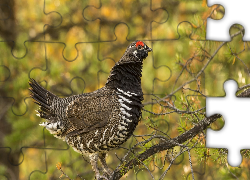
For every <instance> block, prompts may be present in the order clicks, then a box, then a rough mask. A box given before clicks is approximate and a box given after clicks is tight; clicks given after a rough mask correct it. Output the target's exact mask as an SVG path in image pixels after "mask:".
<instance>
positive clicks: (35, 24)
mask: <svg viewBox="0 0 250 180" xmlns="http://www.w3.org/2000/svg"><path fill="white" fill-rule="evenodd" d="M44 1H45V0H44ZM44 1H39V2H35V1H32V2H27V1H14V0H11V1H8V0H4V2H1V4H0V10H1V12H2V13H1V15H2V16H3V17H0V28H1V33H0V34H1V36H2V37H4V38H3V41H0V42H1V44H2V43H6V44H7V45H8V46H9V50H11V51H10V52H11V53H12V55H13V56H14V57H15V58H16V59H22V58H23V57H25V56H26V55H27V53H28V48H27V47H26V46H27V42H41V41H44V36H43V33H44V25H45V24H49V25H50V26H58V25H59V24H60V22H61V16H60V15H59V14H58V13H54V12H51V13H46V11H45V7H44ZM26 30H27V31H26Z"/></svg>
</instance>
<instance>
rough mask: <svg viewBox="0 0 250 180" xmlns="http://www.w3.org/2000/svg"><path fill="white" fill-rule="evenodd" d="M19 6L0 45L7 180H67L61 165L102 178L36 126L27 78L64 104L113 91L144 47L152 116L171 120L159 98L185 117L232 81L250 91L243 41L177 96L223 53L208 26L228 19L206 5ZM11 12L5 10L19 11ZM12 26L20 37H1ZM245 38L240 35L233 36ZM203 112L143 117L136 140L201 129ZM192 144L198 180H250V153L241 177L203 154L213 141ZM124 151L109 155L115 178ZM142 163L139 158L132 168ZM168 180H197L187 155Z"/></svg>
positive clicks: (64, 2) (160, 162)
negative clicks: (114, 71)
mask: <svg viewBox="0 0 250 180" xmlns="http://www.w3.org/2000/svg"><path fill="white" fill-rule="evenodd" d="M11 2H13V4H14V5H13V7H14V8H13V9H12V11H11V12H9V13H10V14H11V13H12V16H11V17H13V18H15V19H14V20H13V19H10V18H9V19H8V18H7V17H8V12H7V14H4V12H2V14H0V17H2V18H0V22H1V23H0V31H1V37H0V39H1V41H5V42H1V44H0V54H1V59H0V65H1V66H0V80H1V82H0V93H1V97H3V98H1V101H0V107H1V110H0V119H1V121H2V122H1V125H0V130H1V133H0V136H1V138H0V146H1V147H5V148H0V153H1V154H3V155H4V156H5V157H2V158H1V159H0V177H1V178H5V177H6V179H7V177H9V178H10V179H18V177H16V176H19V179H28V178H30V179H41V180H42V179H51V180H53V179H59V177H60V176H61V174H62V173H61V172H60V171H59V170H58V169H57V167H56V164H58V163H61V168H62V169H63V170H64V172H65V173H67V175H68V176H69V177H71V178H73V179H81V178H83V179H93V178H94V173H93V171H92V169H91V166H90V164H89V163H88V160H85V157H83V156H81V155H80V154H78V153H76V152H74V151H73V149H72V148H69V147H68V146H67V144H65V143H64V142H62V141H61V140H58V139H56V138H54V137H53V136H52V135H50V134H49V133H48V132H47V131H46V130H43V129H42V128H41V127H39V126H38V124H39V122H40V121H41V119H40V118H39V117H37V116H36V115H35V114H36V113H35V109H36V108H37V106H36V105H35V104H34V103H33V102H32V100H31V98H30V97H29V91H28V88H29V87H28V81H29V78H34V79H35V80H37V81H38V82H39V83H41V84H42V85H43V86H44V87H46V88H47V89H48V90H50V91H52V92H53V93H55V94H56V95H58V96H60V97H65V96H69V95H72V94H79V93H86V92H91V91H94V90H96V89H97V88H100V87H102V86H104V85H105V82H106V79H107V77H108V75H109V71H110V69H111V68H112V66H113V65H114V64H115V62H117V61H118V60H119V58H120V57H121V56H122V54H123V52H124V51H125V49H126V47H127V46H128V44H129V43H130V42H131V41H133V40H135V39H142V40H146V41H145V42H146V43H147V44H148V46H150V47H152V49H153V52H152V53H151V54H150V55H149V57H148V58H147V59H146V60H145V62H144V67H143V75H142V88H143V92H144V94H145V96H144V104H145V109H146V110H149V111H153V112H155V113H166V112H169V110H168V109H166V108H164V105H166V104H164V103H160V104H161V105H160V104H157V103H156V99H157V98H156V97H155V96H158V97H161V98H162V97H165V96H167V95H168V94H171V93H173V96H171V97H168V99H167V100H168V101H169V102H170V103H172V104H174V105H175V106H176V107H177V108H179V109H182V110H183V111H185V110H186V111H195V110H198V109H201V108H202V107H204V106H205V97H204V96H203V95H202V94H205V95H208V96H224V95H225V94H224V90H223V82H224V81H225V80H227V79H228V78H233V79H235V80H236V81H237V82H238V84H239V87H241V86H243V85H245V84H248V83H249V80H248V78H247V77H248V75H249V70H248V67H249V63H250V53H249V50H248V43H246V42H242V36H241V35H239V36H237V37H235V38H234V39H233V40H232V41H231V42H228V43H227V44H226V45H224V46H223V47H222V49H221V50H220V51H219V52H218V53H217V54H216V55H215V58H214V59H213V60H212V62H211V63H210V64H209V65H208V67H207V68H206V69H205V71H204V73H202V75H201V76H200V77H199V78H198V80H197V81H196V82H195V81H194V82H192V83H190V84H187V85H186V86H184V87H183V88H180V89H177V88H178V87H180V86H181V85H182V84H183V83H185V82H187V81H189V80H191V79H193V78H194V76H195V75H197V73H198V72H199V71H200V70H201V68H202V67H204V65H205V64H206V62H207V58H209V57H211V55H212V54H213V53H214V52H215V51H216V49H217V48H218V47H219V45H220V44H221V42H215V41H205V34H206V19H207V18H208V17H212V18H213V19H220V18H222V17H223V13H224V9H223V8H222V7H221V6H213V7H207V6H206V1H205V0H200V1H185V0H180V1H176V0H154V1H152V4H150V1H145V0H138V1H132V0H123V1H115V0H111V1H107V0H102V1H97V0H96V1H95V0H93V1H80V0H79V1H78V0H72V1H70V0H55V1H50V0H45V2H43V1H37V0H35V1H34V0H32V1H31V0H29V1H24V0H20V1H11ZM8 3H10V2H8V1H6V2H5V4H7V6H8V7H10V8H11V7H12V6H10V5H9V4H8ZM44 3H45V7H44ZM150 5H151V6H150ZM159 8H162V9H159ZM157 9H158V10H157ZM3 19H5V20H3ZM13 21H14V23H13ZM9 22H10V23H9ZM7 23H9V24H11V25H12V26H13V27H14V26H15V28H13V27H12V28H10V29H9V31H11V30H13V29H15V31H13V32H12V33H13V34H14V35H13V36H11V37H9V36H7V35H6V34H5V32H3V26H5V25H6V24H7ZM240 28H241V27H240V26H239V25H235V26H234V27H232V28H231V30H230V34H233V33H235V32H237V31H239V29H240ZM7 37H8V38H7ZM6 38H7V39H6ZM147 40H148V41H147ZM13 42H15V43H13ZM176 89H177V90H176ZM175 90H176V91H175ZM201 92H202V94H201ZM6 108H7V109H6ZM1 111H2V112H1ZM204 112H205V109H203V110H202V111H200V113H199V114H186V113H179V114H177V113H169V114H167V115H158V116H156V115H152V114H149V113H148V112H143V116H142V120H141V122H140V123H139V125H138V127H137V129H136V131H135V133H134V134H135V135H147V134H152V133H153V132H155V131H156V132H157V133H159V134H160V135H166V134H167V136H169V137H171V138H173V137H176V136H178V135H179V134H181V133H183V132H186V131H187V130H189V129H190V128H192V127H193V125H195V124H196V123H198V122H199V121H200V120H201V119H203V118H204V117H205V116H204ZM223 124H224V121H223V120H222V119H221V120H217V121H216V122H215V123H213V124H212V125H211V127H212V128H213V129H217V130H218V129H220V128H222V126H223ZM145 138H147V137H145ZM142 140H144V137H131V138H130V139H129V140H128V141H127V142H126V143H125V144H124V145H123V147H125V148H130V147H132V146H133V145H134V144H136V143H137V142H140V141H142ZM160 141H161V140H160V139H153V140H152V141H150V142H148V143H147V144H145V145H141V146H140V148H137V149H135V150H134V151H135V152H134V153H135V154H136V153H142V152H143V151H144V150H145V149H148V148H149V147H151V146H152V145H154V144H156V143H160ZM188 143H189V146H192V145H195V148H193V149H192V150H191V151H190V153H191V157H192V168H193V169H194V172H195V173H194V175H195V179H222V178H223V179H235V177H238V178H239V179H249V178H250V174H249V168H250V166H249V165H250V163H249V159H248V157H249V152H248V151H246V150H242V154H244V159H243V163H242V164H241V166H240V168H232V167H230V166H229V165H228V164H227V151H226V150H225V149H207V148H204V147H205V132H204V133H201V134H200V135H199V136H198V137H194V138H193V139H190V142H188ZM6 147H10V148H11V151H10V149H8V148H6ZM125 148H119V149H116V150H113V151H111V152H110V153H109V156H108V157H107V163H108V164H109V166H110V167H111V168H113V169H115V168H116V167H117V165H118V164H119V162H120V160H119V158H122V157H123V156H124V155H125V154H126V153H127V149H125ZM178 153H180V147H175V148H173V149H169V150H168V151H163V152H160V153H158V154H156V155H154V156H152V157H150V158H148V159H147V160H146V161H145V162H144V165H145V166H146V167H147V168H148V169H149V170H150V171H151V173H152V174H153V176H154V178H155V179H159V178H160V177H161V175H162V174H163V173H164V171H165V170H166V169H167V168H168V166H169V165H170V162H172V159H173V158H174V157H176V155H177V154H178ZM134 157H135V156H134V155H133V154H131V156H130V158H134ZM13 165H15V168H16V169H15V170H14V168H13V169H12V167H14V166H13ZM144 165H141V166H140V167H134V169H133V170H131V171H130V172H129V173H127V174H125V175H124V177H123V178H122V179H126V178H127V179H136V178H137V179H145V180H146V179H152V177H151V175H150V174H149V173H148V170H147V169H145V166H144ZM62 177H63V178H64V179H67V178H65V176H62ZM164 179H192V175H191V168H190V163H189V156H188V152H185V153H183V154H182V155H181V156H178V157H176V159H175V161H173V164H172V166H171V168H170V170H169V171H168V172H167V174H166V176H165V178H164Z"/></svg>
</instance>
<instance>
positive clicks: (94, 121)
mask: <svg viewBox="0 0 250 180" xmlns="http://www.w3.org/2000/svg"><path fill="white" fill-rule="evenodd" d="M117 107H119V103H118V101H117V98H116V95H115V94H103V95H97V94H92V95H91V96H82V97H80V98H78V99H76V100H74V101H73V102H72V103H71V104H70V105H69V106H68V110H67V116H68V120H69V123H70V127H69V129H68V131H67V135H68V136H74V135H78V134H82V133H86V132H89V131H92V130H95V129H96V128H100V127H103V126H105V125H106V124H107V123H108V122H109V120H110V119H111V117H112V115H113V114H114V113H117V112H115V111H117ZM118 109H119V108H118Z"/></svg>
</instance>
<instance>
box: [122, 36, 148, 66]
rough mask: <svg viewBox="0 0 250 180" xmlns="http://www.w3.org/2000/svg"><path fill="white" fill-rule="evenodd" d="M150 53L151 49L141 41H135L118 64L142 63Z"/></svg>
mask: <svg viewBox="0 0 250 180" xmlns="http://www.w3.org/2000/svg"><path fill="white" fill-rule="evenodd" d="M150 51H152V49H151V48H150V47H148V46H147V45H146V44H145V43H144V42H143V41H138V40H136V41H134V42H132V43H131V44H130V45H129V46H128V47H127V49H126V51H125V53H124V54H123V56H122V58H121V59H120V61H119V62H118V63H119V64H120V63H131V62H142V61H143V60H144V59H145V58H146V57H147V56H148V52H150Z"/></svg>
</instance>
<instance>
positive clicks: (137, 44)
mask: <svg viewBox="0 0 250 180" xmlns="http://www.w3.org/2000/svg"><path fill="white" fill-rule="evenodd" d="M139 45H141V46H142V47H143V46H144V43H143V42H142V41H138V42H137V43H136V44H135V46H136V47H138V46H139Z"/></svg>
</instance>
